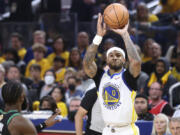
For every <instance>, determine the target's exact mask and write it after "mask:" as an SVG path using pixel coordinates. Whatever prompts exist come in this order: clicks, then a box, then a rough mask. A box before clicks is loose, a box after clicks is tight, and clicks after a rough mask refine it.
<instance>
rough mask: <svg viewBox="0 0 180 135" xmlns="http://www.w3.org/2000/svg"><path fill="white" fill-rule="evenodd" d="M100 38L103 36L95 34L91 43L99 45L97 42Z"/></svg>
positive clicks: (99, 41)
mask: <svg viewBox="0 0 180 135" xmlns="http://www.w3.org/2000/svg"><path fill="white" fill-rule="evenodd" d="M102 38H103V37H101V36H99V35H96V36H95V37H94V39H93V44H94V45H98V46H99V44H100V43H101V41H102Z"/></svg>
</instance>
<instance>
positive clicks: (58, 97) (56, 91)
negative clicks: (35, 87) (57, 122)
mask: <svg viewBox="0 0 180 135" xmlns="http://www.w3.org/2000/svg"><path fill="white" fill-rule="evenodd" d="M64 93H65V89H64V88H63V87H58V86H56V87H54V88H53V90H52V92H51V94H50V95H51V96H52V97H53V99H54V100H55V101H56V105H57V108H58V109H60V110H61V115H62V116H63V117H66V116H67V114H68V111H67V106H66V104H65V97H64Z"/></svg>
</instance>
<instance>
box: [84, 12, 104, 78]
mask: <svg viewBox="0 0 180 135" xmlns="http://www.w3.org/2000/svg"><path fill="white" fill-rule="evenodd" d="M102 20H103V18H102V15H101V14H100V13H99V14H98V22H97V34H96V36H95V37H94V39H93V43H92V45H90V46H89V47H88V49H87V51H86V54H85V57H84V59H83V68H84V71H85V72H86V74H87V75H88V76H89V77H91V78H93V77H94V76H95V75H96V72H97V65H96V63H95V62H94V59H95V56H96V53H97V51H98V46H99V44H100V43H101V41H102V38H103V36H104V35H105V33H106V25H105V23H104V24H103V25H102Z"/></svg>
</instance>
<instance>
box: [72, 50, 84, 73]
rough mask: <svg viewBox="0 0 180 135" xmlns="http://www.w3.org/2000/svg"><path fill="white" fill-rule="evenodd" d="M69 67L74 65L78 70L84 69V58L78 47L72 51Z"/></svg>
mask: <svg viewBox="0 0 180 135" xmlns="http://www.w3.org/2000/svg"><path fill="white" fill-rule="evenodd" d="M69 67H73V68H74V69H76V70H77V71H78V70H80V69H82V59H81V54H80V51H79V50H78V48H72V50H71V52H70V56H69Z"/></svg>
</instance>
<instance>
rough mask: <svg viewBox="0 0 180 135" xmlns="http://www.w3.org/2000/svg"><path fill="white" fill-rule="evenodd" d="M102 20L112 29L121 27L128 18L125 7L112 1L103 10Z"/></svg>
mask: <svg viewBox="0 0 180 135" xmlns="http://www.w3.org/2000/svg"><path fill="white" fill-rule="evenodd" d="M103 17H104V22H105V23H106V24H107V25H108V26H109V27H110V28H113V29H118V28H123V27H124V26H125V25H126V24H127V23H128V20H129V12H128V10H127V8H126V7H125V6H124V5H122V4H119V3H113V4H110V5H109V6H107V7H106V8H105V10H104V14H103Z"/></svg>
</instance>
